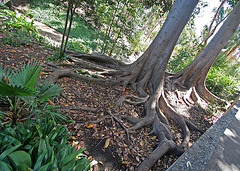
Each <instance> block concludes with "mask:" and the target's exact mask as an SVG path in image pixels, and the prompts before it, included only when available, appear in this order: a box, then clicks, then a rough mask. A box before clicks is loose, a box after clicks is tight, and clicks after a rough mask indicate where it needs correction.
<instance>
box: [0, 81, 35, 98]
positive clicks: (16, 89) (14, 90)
mask: <svg viewBox="0 0 240 171" xmlns="http://www.w3.org/2000/svg"><path fill="white" fill-rule="evenodd" d="M33 94H34V91H32V90H30V89H28V88H25V87H21V86H17V85H15V86H13V85H9V84H7V83H6V82H3V81H1V82H0V95H2V96H32V95H33Z"/></svg>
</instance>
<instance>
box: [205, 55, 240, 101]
mask: <svg viewBox="0 0 240 171" xmlns="http://www.w3.org/2000/svg"><path fill="white" fill-rule="evenodd" d="M235 67H236V66H235ZM232 69H233V66H231V65H228V64H227V63H226V62H225V56H224V55H223V53H221V54H220V55H219V56H218V58H217V60H216V61H215V63H214V65H213V67H212V68H211V69H210V71H209V73H208V75H207V79H206V86H207V88H208V89H209V90H210V91H211V92H212V93H214V94H215V95H217V96H218V97H220V98H223V99H227V100H233V99H235V98H236V96H237V95H238V94H240V92H239V88H240V84H239V82H238V79H237V77H236V75H235V74H234V73H235V72H236V71H238V69H239V68H238V69H236V68H235V71H234V72H231V70H232Z"/></svg>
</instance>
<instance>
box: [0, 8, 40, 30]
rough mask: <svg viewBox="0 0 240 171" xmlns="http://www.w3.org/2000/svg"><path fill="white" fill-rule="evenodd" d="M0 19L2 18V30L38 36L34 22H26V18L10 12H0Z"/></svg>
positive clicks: (15, 12)
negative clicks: (24, 32) (23, 31)
mask: <svg viewBox="0 0 240 171" xmlns="http://www.w3.org/2000/svg"><path fill="white" fill-rule="evenodd" d="M0 17H1V18H3V26H2V27H3V29H5V30H7V31H15V30H22V29H24V30H27V31H28V32H32V33H34V34H38V31H37V29H36V27H35V26H34V25H33V23H34V21H33V20H32V21H31V22H27V20H26V16H25V15H23V14H20V13H18V12H17V11H11V10H6V9H5V10H0Z"/></svg>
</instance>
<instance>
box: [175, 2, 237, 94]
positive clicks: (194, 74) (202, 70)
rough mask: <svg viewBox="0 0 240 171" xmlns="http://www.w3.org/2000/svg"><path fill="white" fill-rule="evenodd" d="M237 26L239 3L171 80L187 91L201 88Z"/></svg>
mask: <svg viewBox="0 0 240 171" xmlns="http://www.w3.org/2000/svg"><path fill="white" fill-rule="evenodd" d="M239 24H240V2H238V4H237V5H236V6H235V7H234V9H233V10H232V11H231V13H230V14H229V16H228V18H227V19H226V21H225V22H224V23H223V25H222V26H221V28H220V29H219V30H218V32H217V33H216V35H215V36H214V37H213V38H212V40H211V41H210V42H209V44H208V45H207V46H206V47H205V48H204V50H203V51H202V52H201V53H200V55H199V56H198V57H197V58H196V59H195V60H194V61H193V62H192V63H191V64H189V65H188V66H187V67H185V68H184V69H182V70H180V71H178V72H176V73H175V74H174V75H173V76H172V77H173V80H174V79H176V78H178V83H179V84H181V85H182V87H185V88H187V89H189V88H190V87H193V86H194V87H195V86H197V87H203V85H204V84H205V79H206V76H207V73H208V71H209V69H210V68H211V66H212V64H213V63H214V61H215V60H216V58H217V57H218V55H219V53H220V52H221V50H222V49H223V48H224V46H225V45H226V44H227V42H228V40H229V39H230V38H231V37H232V35H233V34H234V32H235V30H236V29H237V27H238V26H239ZM198 89H199V88H198ZM204 94H206V93H203V95H204Z"/></svg>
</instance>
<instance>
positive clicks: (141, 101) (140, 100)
mask: <svg viewBox="0 0 240 171" xmlns="http://www.w3.org/2000/svg"><path fill="white" fill-rule="evenodd" d="M148 97H149V96H146V97H144V98H140V97H137V96H134V95H123V96H121V97H120V98H119V99H118V100H117V101H116V103H115V107H114V110H116V109H117V108H118V107H120V106H122V103H123V102H126V103H129V104H131V105H140V104H144V103H145V102H146V101H147V100H148ZM128 99H129V100H128Z"/></svg>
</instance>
